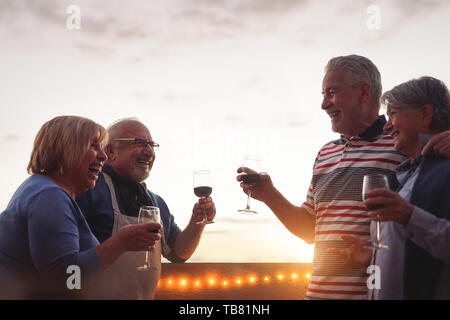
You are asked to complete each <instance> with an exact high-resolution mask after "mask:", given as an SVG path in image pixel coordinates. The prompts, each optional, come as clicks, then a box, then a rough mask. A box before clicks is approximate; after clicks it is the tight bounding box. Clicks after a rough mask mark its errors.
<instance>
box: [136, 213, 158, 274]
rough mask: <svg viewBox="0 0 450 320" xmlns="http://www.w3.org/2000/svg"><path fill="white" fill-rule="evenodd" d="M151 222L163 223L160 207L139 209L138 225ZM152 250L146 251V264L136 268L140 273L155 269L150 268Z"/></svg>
mask: <svg viewBox="0 0 450 320" xmlns="http://www.w3.org/2000/svg"><path fill="white" fill-rule="evenodd" d="M149 222H157V223H161V216H160V213H159V208H158V207H152V206H142V207H140V208H139V216H138V224H142V223H149ZM151 250H152V248H149V249H148V250H147V251H145V264H144V265H142V266H139V267H136V269H137V270H139V271H146V270H150V269H152V268H154V267H152V266H150V251H151Z"/></svg>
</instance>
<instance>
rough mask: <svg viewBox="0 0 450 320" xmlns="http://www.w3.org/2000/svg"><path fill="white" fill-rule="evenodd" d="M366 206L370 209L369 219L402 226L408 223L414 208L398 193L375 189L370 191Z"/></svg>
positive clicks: (365, 202)
mask: <svg viewBox="0 0 450 320" xmlns="http://www.w3.org/2000/svg"><path fill="white" fill-rule="evenodd" d="M368 196H369V197H368V198H367V200H366V201H364V204H365V205H366V207H368V208H373V207H378V209H375V210H370V209H369V218H370V219H372V220H375V221H377V220H378V221H395V222H397V223H400V224H402V225H406V224H407V223H408V220H409V217H410V216H411V213H412V211H413V208H414V206H413V205H412V204H410V203H409V202H407V201H405V200H404V199H403V198H402V197H400V196H399V195H398V194H397V193H396V192H393V191H391V190H387V189H374V190H371V191H369V193H368Z"/></svg>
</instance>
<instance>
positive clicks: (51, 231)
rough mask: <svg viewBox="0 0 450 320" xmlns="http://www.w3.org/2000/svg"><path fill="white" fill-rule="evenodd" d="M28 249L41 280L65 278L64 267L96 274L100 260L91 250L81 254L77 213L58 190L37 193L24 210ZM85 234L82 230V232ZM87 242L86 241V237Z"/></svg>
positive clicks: (98, 270)
mask: <svg viewBox="0 0 450 320" xmlns="http://www.w3.org/2000/svg"><path fill="white" fill-rule="evenodd" d="M27 212H28V217H27V220H28V221H27V222H28V234H29V247H30V254H31V257H32V260H33V263H34V265H35V267H36V269H37V270H38V272H39V273H40V274H41V276H42V277H43V278H44V279H52V280H57V279H64V280H65V279H66V278H67V276H68V275H67V268H68V266H70V265H75V266H78V267H79V268H80V270H81V273H82V274H85V275H88V274H92V273H95V274H97V273H99V272H100V270H101V266H100V260H99V258H98V255H97V253H96V252H95V250H94V246H95V245H98V242H97V241H96V240H95V238H94V240H93V241H92V242H91V243H92V244H93V247H92V248H89V249H86V250H83V251H81V248H80V243H84V244H85V245H86V239H81V237H82V236H84V237H90V236H91V234H89V232H90V231H89V229H87V234H84V235H82V234H80V232H81V231H80V227H79V224H80V222H85V221H84V218H83V217H82V214H81V211H80V210H77V208H76V205H75V203H74V202H72V201H71V199H70V197H69V196H68V195H67V194H66V193H65V192H64V191H62V190H59V189H57V188H54V189H48V190H45V191H44V192H41V193H40V194H38V195H37V196H36V197H35V198H34V199H33V200H32V201H31V202H30V204H29V206H28V208H27ZM85 231H86V230H85ZM88 239H90V238H88Z"/></svg>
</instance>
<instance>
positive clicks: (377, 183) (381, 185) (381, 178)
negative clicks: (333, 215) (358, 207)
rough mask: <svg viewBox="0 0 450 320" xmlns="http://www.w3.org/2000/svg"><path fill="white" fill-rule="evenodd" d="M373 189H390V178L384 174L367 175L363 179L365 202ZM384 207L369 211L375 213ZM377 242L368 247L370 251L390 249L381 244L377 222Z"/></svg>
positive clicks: (363, 197)
mask: <svg viewBox="0 0 450 320" xmlns="http://www.w3.org/2000/svg"><path fill="white" fill-rule="evenodd" d="M372 189H389V182H388V178H387V176H386V175H384V174H371V175H365V176H364V177H363V187H362V199H363V201H365V200H366V199H368V198H369V195H368V193H369V191H370V190H372ZM381 207H382V206H370V207H368V208H367V209H369V211H374V210H377V209H379V208H381ZM376 230H377V231H376V240H375V241H371V243H370V245H369V246H368V248H369V249H388V248H389V247H388V246H387V245H385V244H382V243H381V240H380V221H379V220H377V226H376Z"/></svg>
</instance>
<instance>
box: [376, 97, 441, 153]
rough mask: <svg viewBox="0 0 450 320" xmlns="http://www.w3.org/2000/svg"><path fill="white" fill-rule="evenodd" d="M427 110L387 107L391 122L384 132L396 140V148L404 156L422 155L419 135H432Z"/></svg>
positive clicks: (387, 124)
mask: <svg viewBox="0 0 450 320" xmlns="http://www.w3.org/2000/svg"><path fill="white" fill-rule="evenodd" d="M429 112H432V108H431V107H429V108H428V107H427V109H423V108H419V109H413V108H396V107H394V106H392V105H391V104H389V105H388V107H387V115H388V117H389V121H388V122H387V123H386V125H385V126H384V130H386V131H387V132H389V134H390V135H391V136H392V137H393V138H394V147H395V149H397V150H398V151H400V152H402V153H403V154H405V155H407V156H409V157H410V158H414V157H416V156H417V155H419V154H420V140H419V134H429V133H432V132H431V130H430V129H429V124H430V122H431V118H432V116H431V117H430V114H429Z"/></svg>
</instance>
